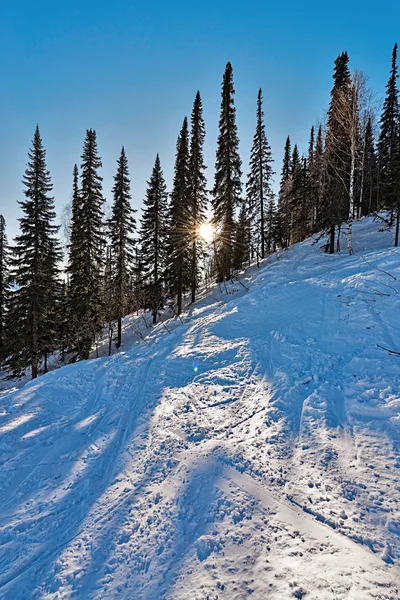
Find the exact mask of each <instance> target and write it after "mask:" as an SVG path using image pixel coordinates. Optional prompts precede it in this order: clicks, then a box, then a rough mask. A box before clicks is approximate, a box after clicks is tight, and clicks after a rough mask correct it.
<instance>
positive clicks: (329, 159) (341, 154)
mask: <svg viewBox="0 0 400 600" xmlns="http://www.w3.org/2000/svg"><path fill="white" fill-rule="evenodd" d="M333 80H334V84H333V88H332V91H331V102H330V105H329V110H328V122H327V133H326V142H325V164H326V185H325V194H324V201H323V206H322V207H321V210H322V214H321V224H322V226H323V227H325V228H326V229H327V230H328V231H329V244H328V246H327V249H328V250H329V252H330V253H333V252H334V251H335V231H336V227H340V225H341V223H342V222H343V221H345V220H347V217H348V214H349V189H350V170H351V164H350V163H351V157H350V154H349V148H350V145H351V139H350V133H349V129H348V123H347V120H346V119H345V118H344V117H343V112H346V113H347V112H348V106H349V105H350V102H351V76H350V71H349V57H348V54H347V52H342V53H341V54H339V56H338V57H337V59H336V60H335V68H334V74H333Z"/></svg>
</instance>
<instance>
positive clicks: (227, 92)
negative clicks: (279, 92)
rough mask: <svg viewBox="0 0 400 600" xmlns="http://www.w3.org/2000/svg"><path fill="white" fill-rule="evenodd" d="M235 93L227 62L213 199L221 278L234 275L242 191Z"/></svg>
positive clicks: (218, 268)
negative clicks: (234, 245) (235, 234)
mask: <svg viewBox="0 0 400 600" xmlns="http://www.w3.org/2000/svg"><path fill="white" fill-rule="evenodd" d="M234 94H235V89H234V86H233V71H232V65H231V63H230V62H228V63H227V65H226V68H225V73H224V76H223V81H222V101H221V116H220V120H219V136H218V147H217V155H216V163H215V181H214V188H213V202H212V204H213V209H214V217H213V222H214V225H215V226H216V227H217V230H218V245H217V256H216V262H217V270H218V278H219V279H220V280H224V279H229V278H230V275H231V267H232V256H233V244H234V232H235V226H234V214H235V208H236V207H237V205H238V204H239V202H240V195H241V191H242V183H241V176H242V171H241V164H242V161H241V160H240V156H239V138H238V133H237V125H236V109H235V105H234Z"/></svg>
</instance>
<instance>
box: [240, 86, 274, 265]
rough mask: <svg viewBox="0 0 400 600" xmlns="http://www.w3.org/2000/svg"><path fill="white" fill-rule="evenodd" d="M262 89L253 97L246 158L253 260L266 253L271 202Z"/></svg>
mask: <svg viewBox="0 0 400 600" xmlns="http://www.w3.org/2000/svg"><path fill="white" fill-rule="evenodd" d="M262 103H263V98H262V90H261V88H260V90H259V92H258V97H257V126H256V132H255V135H254V138H253V146H252V149H251V155H250V173H249V175H248V179H247V186H246V191H247V198H248V204H249V217H250V220H251V226H250V228H251V242H254V243H252V244H251V245H254V246H255V247H256V252H257V257H258V255H259V254H260V253H261V257H262V258H264V256H265V253H266V222H265V216H266V212H267V206H268V203H269V201H270V199H271V194H272V191H271V179H272V175H273V171H272V166H271V164H272V153H271V148H270V146H269V144H268V141H267V136H266V134H265V125H264V112H263V109H262Z"/></svg>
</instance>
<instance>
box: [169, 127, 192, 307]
mask: <svg viewBox="0 0 400 600" xmlns="http://www.w3.org/2000/svg"><path fill="white" fill-rule="evenodd" d="M188 136H189V134H188V122H187V118H186V117H185V118H184V120H183V125H182V129H181V131H180V133H179V137H178V141H177V144H176V159H175V170H174V182H173V187H172V193H171V202H170V206H169V224H170V233H169V240H168V258H169V260H168V262H169V268H168V280H169V291H170V294H171V296H172V297H175V298H176V305H177V313H178V315H179V314H180V313H181V312H182V301H183V293H184V291H185V290H186V289H188V287H189V286H190V283H191V276H190V242H191V241H192V235H191V228H192V227H193V222H192V214H191V210H190V209H191V206H190V177H189V137H188Z"/></svg>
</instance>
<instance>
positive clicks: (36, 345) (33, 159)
mask: <svg viewBox="0 0 400 600" xmlns="http://www.w3.org/2000/svg"><path fill="white" fill-rule="evenodd" d="M28 156H29V161H28V165H27V169H26V171H25V176H24V179H23V183H24V185H25V187H26V190H25V192H24V193H25V200H23V201H21V202H19V204H20V206H21V208H22V212H23V216H22V217H21V218H20V219H19V223H20V234H19V235H18V236H17V237H16V239H15V246H14V248H13V257H12V266H13V279H14V281H15V283H16V286H17V290H16V291H15V292H13V295H12V300H11V304H10V308H11V310H10V313H9V315H8V319H9V323H10V326H11V324H12V331H13V336H12V341H11V342H10V347H9V348H8V354H9V357H8V366H9V367H10V368H11V370H12V372H13V375H14V376H20V375H22V373H23V371H24V370H25V369H26V368H27V367H30V368H31V374H32V378H35V377H37V375H38V373H39V364H40V361H41V359H44V358H46V356H47V354H48V353H49V352H51V351H52V350H53V349H54V347H55V338H56V324H55V317H56V312H55V307H56V300H57V294H58V290H59V283H58V266H57V265H58V262H59V260H60V259H61V252H60V246H59V242H58V240H57V238H56V234H57V232H58V229H59V228H58V227H57V226H56V225H55V224H54V219H55V217H56V215H55V211H54V199H53V198H52V197H50V196H49V194H50V192H51V190H52V183H51V178H50V173H49V171H48V170H47V166H46V151H45V149H44V148H43V143H42V138H41V136H40V132H39V127H36V131H35V135H34V139H33V145H32V149H31V150H30V152H29V154H28ZM45 366H46V365H45ZM45 370H46V369H45Z"/></svg>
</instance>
